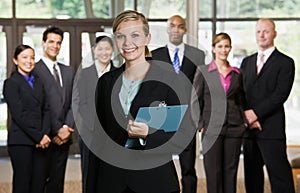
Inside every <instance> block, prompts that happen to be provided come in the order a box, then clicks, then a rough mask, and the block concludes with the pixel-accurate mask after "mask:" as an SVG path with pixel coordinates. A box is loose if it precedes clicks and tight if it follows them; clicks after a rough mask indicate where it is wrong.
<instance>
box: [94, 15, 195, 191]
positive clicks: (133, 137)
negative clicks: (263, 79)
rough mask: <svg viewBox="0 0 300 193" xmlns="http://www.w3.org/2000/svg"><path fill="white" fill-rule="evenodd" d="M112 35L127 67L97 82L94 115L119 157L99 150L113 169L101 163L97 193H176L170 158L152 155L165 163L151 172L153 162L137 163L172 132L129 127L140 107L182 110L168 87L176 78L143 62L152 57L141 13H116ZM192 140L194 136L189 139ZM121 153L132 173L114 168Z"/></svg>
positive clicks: (135, 125)
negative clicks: (118, 151) (160, 104)
mask: <svg viewBox="0 0 300 193" xmlns="http://www.w3.org/2000/svg"><path fill="white" fill-rule="evenodd" d="M113 33H114V38H115V41H116V45H117V47H118V50H119V52H120V54H121V55H122V57H123V58H124V59H125V63H124V64H123V66H122V67H121V68H119V69H117V70H114V71H111V72H107V73H105V74H104V75H103V76H102V77H101V78H100V79H99V81H98V85H97V89H96V111H97V115H98V118H99V120H100V123H101V126H102V127H103V129H104V130H105V132H106V134H107V135H108V136H109V137H110V138H111V139H112V140H113V142H115V143H116V144H117V146H118V147H119V148H121V149H122V153H120V154H117V153H115V152H114V151H113V149H112V148H110V146H104V147H102V148H104V150H103V152H105V151H108V152H109V153H108V155H110V156H111V158H112V162H114V163H112V162H108V161H107V160H105V162H104V161H103V163H102V164H100V167H101V173H100V175H101V176H100V178H101V181H100V184H99V185H100V190H98V192H101V193H102V192H103V193H107V192H110V193H134V192H135V193H145V192H147V193H170V192H178V193H179V191H180V189H179V182H178V177H177V173H176V170H175V167H174V164H173V161H172V156H171V154H170V153H169V152H167V153H165V154H164V152H161V154H159V155H158V154H155V155H153V157H155V156H161V157H163V156H165V157H167V158H168V161H166V162H165V163H163V164H158V165H156V166H153V167H151V164H153V162H155V159H154V158H153V157H151V156H150V157H149V159H148V160H145V162H141V161H140V162H139V160H140V159H141V160H143V158H144V156H146V155H147V152H149V151H148V150H153V148H156V147H158V148H160V147H161V145H162V144H165V143H166V142H168V141H169V140H171V138H173V137H172V136H175V135H173V134H174V132H173V133H172V132H170V133H167V132H164V131H162V130H157V131H156V130H154V129H153V128H149V127H148V125H147V124H145V123H141V122H135V121H133V120H134V118H135V117H136V114H137V112H138V110H139V108H140V107H149V106H157V105H158V104H159V103H160V102H162V101H164V102H165V103H166V104H167V105H176V104H177V105H178V104H180V101H179V99H180V97H179V96H177V95H176V93H175V91H174V90H173V89H172V88H171V86H170V85H168V84H167V83H172V82H173V83H174V84H176V82H177V77H176V74H175V75H174V73H173V69H172V66H171V67H170V69H168V70H167V69H166V68H165V67H162V66H167V65H157V64H155V63H153V62H151V61H147V60H146V56H149V54H150V53H149V52H148V48H147V45H148V43H149V41H150V33H149V25H148V22H147V20H146V18H145V16H144V15H142V14H141V13H138V12H136V11H131V10H128V11H124V12H122V13H120V14H119V15H118V16H117V17H116V18H115V20H114V22H113ZM187 81H188V80H187ZM164 82H167V83H164ZM178 86H180V84H178ZM182 89H183V90H184V87H183V88H182ZM185 102H186V101H185ZM192 137H193V135H191V139H192ZM108 141H109V140H108ZM186 145H188V143H186ZM132 149H134V150H132ZM183 149H184V148H183ZM183 149H182V150H183ZM124 151H125V152H128V153H129V155H128V154H126V156H128V157H127V158H128V159H127V160H126V162H127V164H128V165H130V164H131V165H130V166H131V168H130V167H128V168H125V167H122V166H121V165H122V164H123V163H120V165H116V163H117V162H118V161H119V160H120V159H124V157H122V155H121V154H123V153H124ZM131 153H132V154H131ZM134 153H137V154H140V157H134ZM131 155H132V156H131ZM100 158H101V157H100ZM135 158H136V159H135ZM152 158H153V159H152ZM102 160H103V159H102ZM133 164H135V165H133ZM143 164H145V165H143ZM146 164H148V165H147V166H148V167H147V166H146ZM132 166H133V167H132ZM135 166H136V168H135Z"/></svg>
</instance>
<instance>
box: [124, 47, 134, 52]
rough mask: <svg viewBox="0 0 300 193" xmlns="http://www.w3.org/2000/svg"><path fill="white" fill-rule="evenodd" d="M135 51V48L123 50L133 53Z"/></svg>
mask: <svg viewBox="0 0 300 193" xmlns="http://www.w3.org/2000/svg"><path fill="white" fill-rule="evenodd" d="M134 50H135V48H132V49H123V51H124V52H133V51H134Z"/></svg>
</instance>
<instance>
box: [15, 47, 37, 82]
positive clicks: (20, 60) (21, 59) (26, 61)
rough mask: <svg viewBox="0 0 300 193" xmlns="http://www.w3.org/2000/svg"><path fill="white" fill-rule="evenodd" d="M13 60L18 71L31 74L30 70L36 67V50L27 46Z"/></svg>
mask: <svg viewBox="0 0 300 193" xmlns="http://www.w3.org/2000/svg"><path fill="white" fill-rule="evenodd" d="M13 62H14V63H15V64H16V65H17V69H18V72H19V73H21V74H23V75H25V76H29V75H30V72H31V71H32V70H33V68H34V67H35V61H34V51H33V49H30V48H27V49H25V50H23V51H22V52H20V54H19V55H18V56H17V58H14V59H13Z"/></svg>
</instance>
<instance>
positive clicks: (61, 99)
mask: <svg viewBox="0 0 300 193" xmlns="http://www.w3.org/2000/svg"><path fill="white" fill-rule="evenodd" d="M63 33H64V32H63V31H62V30H61V29H59V28H57V27H49V28H47V29H46V31H45V32H44V33H43V41H42V47H43V51H44V54H43V57H42V59H41V60H40V61H38V63H37V64H36V67H35V69H34V73H36V74H37V75H39V77H40V78H41V80H42V81H43V83H44V85H45V88H46V98H47V100H48V103H49V105H50V114H51V134H50V136H51V137H52V144H51V145H50V147H49V151H50V158H49V167H48V169H49V178H48V180H49V181H48V183H47V185H46V193H54V192H55V193H63V189H64V177H65V170H66V164H67V158H68V153H69V147H70V144H71V140H70V139H71V133H72V132H73V131H74V130H73V127H74V119H73V113H72V109H71V101H72V86H73V78H74V70H73V69H72V68H71V67H69V66H65V65H63V64H61V63H58V62H57V61H56V57H57V55H58V54H59V51H60V48H61V44H62V41H63Z"/></svg>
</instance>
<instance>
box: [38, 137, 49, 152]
mask: <svg viewBox="0 0 300 193" xmlns="http://www.w3.org/2000/svg"><path fill="white" fill-rule="evenodd" d="M50 142H51V139H50V138H49V137H48V135H44V136H43V138H42V140H41V141H40V143H39V144H37V145H36V147H37V148H39V147H40V148H43V149H45V148H47V147H49V145H50Z"/></svg>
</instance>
